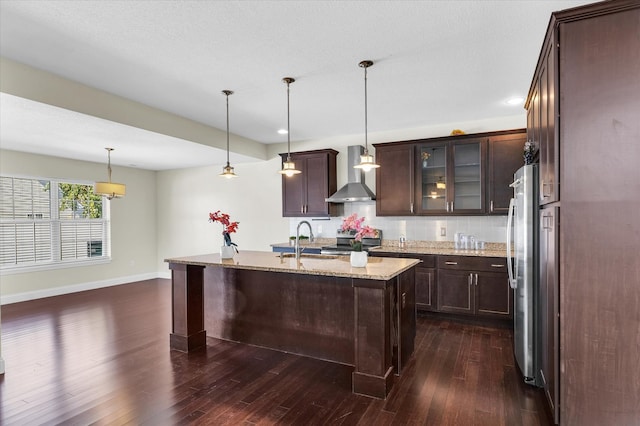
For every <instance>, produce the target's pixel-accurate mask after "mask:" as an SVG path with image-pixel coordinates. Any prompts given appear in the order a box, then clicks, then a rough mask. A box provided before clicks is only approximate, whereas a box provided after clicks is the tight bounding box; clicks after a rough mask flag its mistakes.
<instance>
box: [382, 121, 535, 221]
mask: <svg viewBox="0 0 640 426" xmlns="http://www.w3.org/2000/svg"><path fill="white" fill-rule="evenodd" d="M524 141H525V130H524V129H516V130H505V131H496V132H488V133H476V134H469V135H458V136H446V137H440V138H431V139H420V140H412V141H401V142H390V143H382V144H375V145H374V146H375V147H376V157H377V160H378V163H379V164H380V168H379V169H377V170H376V190H377V191H376V192H377V196H376V208H377V211H376V214H377V215H378V216H411V215H439V216H442V215H454V214H455V215H480V214H507V210H508V207H509V199H510V198H511V192H512V191H511V188H509V184H510V183H511V182H512V180H513V173H514V172H515V171H516V170H517V169H518V168H519V167H520V166H521V165H522V164H523V158H522V151H523V147H524Z"/></svg>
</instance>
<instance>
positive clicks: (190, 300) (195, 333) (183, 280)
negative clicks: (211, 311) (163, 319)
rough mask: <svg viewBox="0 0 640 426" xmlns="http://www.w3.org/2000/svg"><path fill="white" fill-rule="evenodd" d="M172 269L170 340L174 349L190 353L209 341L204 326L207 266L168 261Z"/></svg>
mask: <svg viewBox="0 0 640 426" xmlns="http://www.w3.org/2000/svg"><path fill="white" fill-rule="evenodd" d="M169 269H171V299H172V310H171V320H172V328H171V334H170V336H169V342H170V346H171V348H172V349H176V350H179V351H182V352H189V351H191V350H194V349H196V348H199V347H202V346H205V345H206V343H207V336H206V332H205V329H204V297H203V278H204V267H203V266H195V265H184V264H179V263H169Z"/></svg>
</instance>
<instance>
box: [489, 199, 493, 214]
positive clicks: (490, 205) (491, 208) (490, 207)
mask: <svg viewBox="0 0 640 426" xmlns="http://www.w3.org/2000/svg"><path fill="white" fill-rule="evenodd" d="M489 211H490V212H491V213H493V200H491V202H490V203H489Z"/></svg>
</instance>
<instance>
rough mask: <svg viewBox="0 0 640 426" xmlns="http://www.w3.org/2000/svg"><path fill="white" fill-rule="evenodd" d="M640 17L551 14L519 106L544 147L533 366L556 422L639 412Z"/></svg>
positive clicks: (631, 4)
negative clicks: (537, 347)
mask: <svg viewBox="0 0 640 426" xmlns="http://www.w3.org/2000/svg"><path fill="white" fill-rule="evenodd" d="M639 22H640V3H639V2H638V1H637V0H614V1H607V2H598V3H593V4H589V5H586V6H583V7H578V8H572V9H567V10H565V11H560V12H556V13H553V14H552V16H551V20H550V22H549V26H548V29H547V34H546V37H545V41H544V43H543V47H542V49H541V52H540V57H539V59H538V64H537V66H536V70H535V73H534V78H533V81H532V84H531V87H530V91H529V96H528V98H527V102H526V104H525V106H526V108H527V113H528V116H527V135H528V138H529V139H530V140H532V141H533V142H535V143H536V144H537V145H538V146H539V148H540V153H539V158H540V197H541V199H540V204H541V206H542V210H541V212H540V220H541V222H540V235H541V238H540V288H539V300H540V308H541V312H540V317H541V321H540V324H539V325H540V330H541V350H540V358H541V365H540V371H539V372H540V376H541V379H542V380H543V384H544V390H545V394H546V396H547V401H548V403H549V407H550V408H551V412H552V413H553V417H554V418H553V420H554V422H556V423H560V424H567V425H574V424H575V425H609V424H619V425H622V424H624V425H626V424H638V419H640V405H638V403H637V402H638V398H637V395H638V394H640V379H639V377H638V374H636V373H635V372H636V371H637V370H638V354H639V353H640V351H639V350H638V345H637V342H638V339H637V337H638V330H640V316H638V315H637V312H638V302H637V301H638V300H640V286H638V278H637V277H638V271H640V257H639V256H638V253H640V238H638V235H640V215H638V212H639V211H640V195H639V194H640V187H639V186H638V182H639V180H638V176H639V172H638V158H640V143H639V140H638V135H640V121H639V120H638V112H639V111H640V84H639V82H640V80H639V78H638V75H639V72H638V70H640V55H638V52H640V26H639V25H638V23H639ZM626 395H633V397H626Z"/></svg>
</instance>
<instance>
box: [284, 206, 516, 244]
mask: <svg viewBox="0 0 640 426" xmlns="http://www.w3.org/2000/svg"><path fill="white" fill-rule="evenodd" d="M353 213H357V214H358V216H363V217H364V218H365V221H364V224H365V225H369V226H371V227H373V228H378V229H381V230H382V236H383V239H385V240H397V239H399V238H400V237H401V236H404V237H406V238H407V240H408V241H453V236H454V234H455V233H456V232H462V233H464V234H468V235H474V236H475V237H476V238H477V239H479V240H483V241H487V242H495V243H503V242H504V241H505V235H506V229H507V217H506V216H413V217H406V216H397V217H392V216H391V217H390V216H383V217H378V216H376V203H375V201H367V202H360V203H347V204H345V205H344V215H343V216H340V217H332V218H330V219H326V218H308V219H306V220H307V221H309V223H311V225H312V226H313V233H314V235H315V236H316V237H321V238H333V237H335V235H336V230H337V229H338V228H339V227H340V225H342V219H344V218H345V217H346V216H349V215H350V214H353ZM301 220H305V219H301V218H291V219H290V220H289V233H290V235H295V234H296V227H297V226H298V223H300V221H301ZM442 228H444V229H445V232H446V235H445V236H441V235H440V234H441V230H442ZM302 229H303V230H304V231H305V232H304V233H305V234H306V233H307V232H308V230H307V228H306V227H304V228H302Z"/></svg>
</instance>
